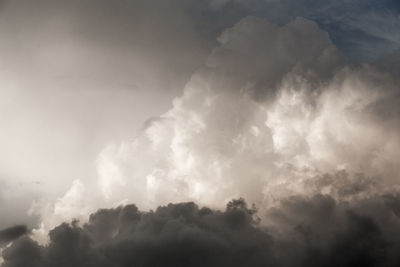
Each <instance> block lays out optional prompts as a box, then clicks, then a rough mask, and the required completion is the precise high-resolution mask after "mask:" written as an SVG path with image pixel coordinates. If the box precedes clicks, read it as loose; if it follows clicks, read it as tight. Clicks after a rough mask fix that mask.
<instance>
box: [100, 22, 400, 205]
mask: <svg viewBox="0 0 400 267" xmlns="http://www.w3.org/2000/svg"><path fill="white" fill-rule="evenodd" d="M219 42H220V45H219V46H218V47H217V48H215V49H214V51H213V52H212V54H211V55H210V56H209V58H208V60H207V62H206V64H205V66H204V67H203V68H202V69H200V70H198V71H197V72H196V73H194V75H193V76H192V78H191V80H190V82H189V83H188V84H187V85H186V87H185V89H184V93H183V95H182V96H181V97H178V98H176V99H175V100H174V102H173V107H172V108H171V109H170V110H169V111H168V112H166V113H165V114H163V115H161V116H160V117H159V118H157V119H152V120H150V121H149V122H148V123H147V126H146V128H145V129H144V130H143V133H142V134H141V135H140V136H138V137H136V138H135V139H133V140H131V141H127V142H122V143H119V144H117V143H113V144H110V145H109V146H108V147H107V148H105V149H104V150H103V152H102V153H101V154H100V156H99V160H98V170H99V175H100V180H99V186H100V188H101V189H102V191H103V192H104V196H105V197H106V198H108V199H109V201H111V202H114V203H115V202H118V200H120V199H121V200H122V199H128V200H129V201H131V202H134V203H137V204H138V205H139V206H141V207H144V208H152V207H155V206H157V205H159V204H163V203H167V202H174V201H186V200H195V201H198V202H200V203H202V204H207V205H211V206H222V205H224V204H225V203H226V201H228V200H230V199H231V198H233V197H240V196H241V197H245V198H246V199H248V201H249V202H255V203H266V201H268V200H271V199H275V198H277V197H278V198H279V197H280V196H284V195H287V194H290V193H291V192H297V193H298V192H305V191H307V190H308V189H307V188H306V185H307V182H309V181H311V180H312V178H313V177H315V176H318V175H321V174H324V173H335V172H337V171H340V170H347V171H348V172H349V173H350V174H356V173H365V174H366V175H367V176H368V177H372V178H374V177H383V179H384V180H385V181H386V182H392V183H393V182H394V181H395V180H396V178H397V169H398V167H397V164H398V163H399V162H398V159H399V157H398V156H399V152H398V151H399V148H400V147H399V146H400V142H399V134H398V133H397V130H398V127H397V126H398V119H397V118H396V117H394V118H389V117H388V116H384V117H382V115H380V112H381V111H379V109H382V108H383V111H390V110H391V109H393V108H395V106H382V105H384V103H385V101H387V99H390V98H392V97H393V96H394V95H396V89H395V86H394V85H393V84H392V83H391V81H390V77H389V76H387V75H385V74H382V73H379V72H377V71H376V70H374V69H373V68H372V67H369V66H359V67H355V66H346V63H345V62H344V60H343V59H342V57H341V55H340V53H339V52H338V51H337V50H336V49H335V47H334V46H333V45H332V43H331V42H330V40H329V37H328V35H327V34H326V33H325V32H322V31H321V30H319V29H318V27H317V26H316V25H315V24H314V23H313V22H310V21H308V20H305V19H300V18H299V19H296V20H295V21H293V22H291V23H289V24H287V25H286V26H282V27H279V26H276V25H273V24H270V23H268V22H266V21H263V20H261V19H258V18H254V17H249V18H245V19H243V20H241V21H240V22H239V23H238V24H236V25H235V26H234V27H232V28H231V29H228V30H226V31H225V32H224V33H223V34H222V35H221V37H220V38H219ZM310 179H311V180H310Z"/></svg>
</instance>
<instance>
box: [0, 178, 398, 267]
mask: <svg viewBox="0 0 400 267" xmlns="http://www.w3.org/2000/svg"><path fill="white" fill-rule="evenodd" d="M339 175H342V174H339ZM319 179H321V180H324V179H322V178H318V180H319ZM346 185H347V182H343V183H342V186H343V187H346ZM399 207H400V198H399V194H398V192H397V191H391V192H386V193H383V194H382V193H377V194H372V195H370V196H368V197H361V198H354V199H348V200H344V199H334V198H332V197H331V196H329V195H322V194H318V193H317V194H314V195H308V196H304V195H295V196H291V197H288V198H284V199H281V200H280V201H279V204H278V205H276V206H275V207H273V208H270V209H268V210H267V211H266V213H264V212H263V213H257V212H256V210H255V209H254V208H249V207H248V206H247V205H246V203H245V202H244V201H243V200H242V199H239V200H233V201H231V202H229V203H228V204H227V207H226V209H225V210H224V211H218V210H212V209H209V208H206V207H203V208H199V207H198V206H197V205H196V204H194V203H191V202H190V203H180V204H169V205H167V206H160V207H158V208H157V209H156V210H155V211H150V212H141V211H139V210H138V208H137V207H136V206H135V205H127V206H123V207H118V208H115V209H102V210H98V211H97V212H96V213H94V214H91V215H90V219H89V221H88V223H86V224H84V225H83V226H79V225H78V223H77V222H76V221H74V222H72V223H63V224H61V225H59V226H57V227H56V228H54V229H53V230H51V231H50V233H49V236H50V242H49V244H47V245H45V246H40V245H38V244H37V243H35V242H34V241H32V240H31V239H29V238H21V239H19V240H17V241H15V242H14V243H13V245H12V246H11V247H9V248H7V249H6V250H5V251H4V252H3V257H4V260H5V261H4V263H3V265H2V267H11V266H13V267H19V266H21V267H22V266H41V267H44V266H71V265H74V266H77V267H78V266H119V267H124V266H132V265H135V266H136V265H140V266H177V265H185V266H266V265H267V266H268V265H273V266H286V267H290V266H397V265H398V264H399V263H400V258H399V257H398V253H397V251H398V249H399V246H400V239H399V238H398V236H399V231H400V223H399V218H398V216H399V215H398V210H399ZM259 218H262V219H263V220H262V221H265V222H267V223H260V220H259Z"/></svg>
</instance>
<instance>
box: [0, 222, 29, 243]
mask: <svg viewBox="0 0 400 267" xmlns="http://www.w3.org/2000/svg"><path fill="white" fill-rule="evenodd" d="M27 233H28V228H27V227H26V226H25V225H16V226H12V227H9V228H7V229H3V230H0V247H2V246H5V245H7V244H8V243H10V242H12V241H14V240H16V239H18V238H19V237H21V236H22V235H25V234H27Z"/></svg>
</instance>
